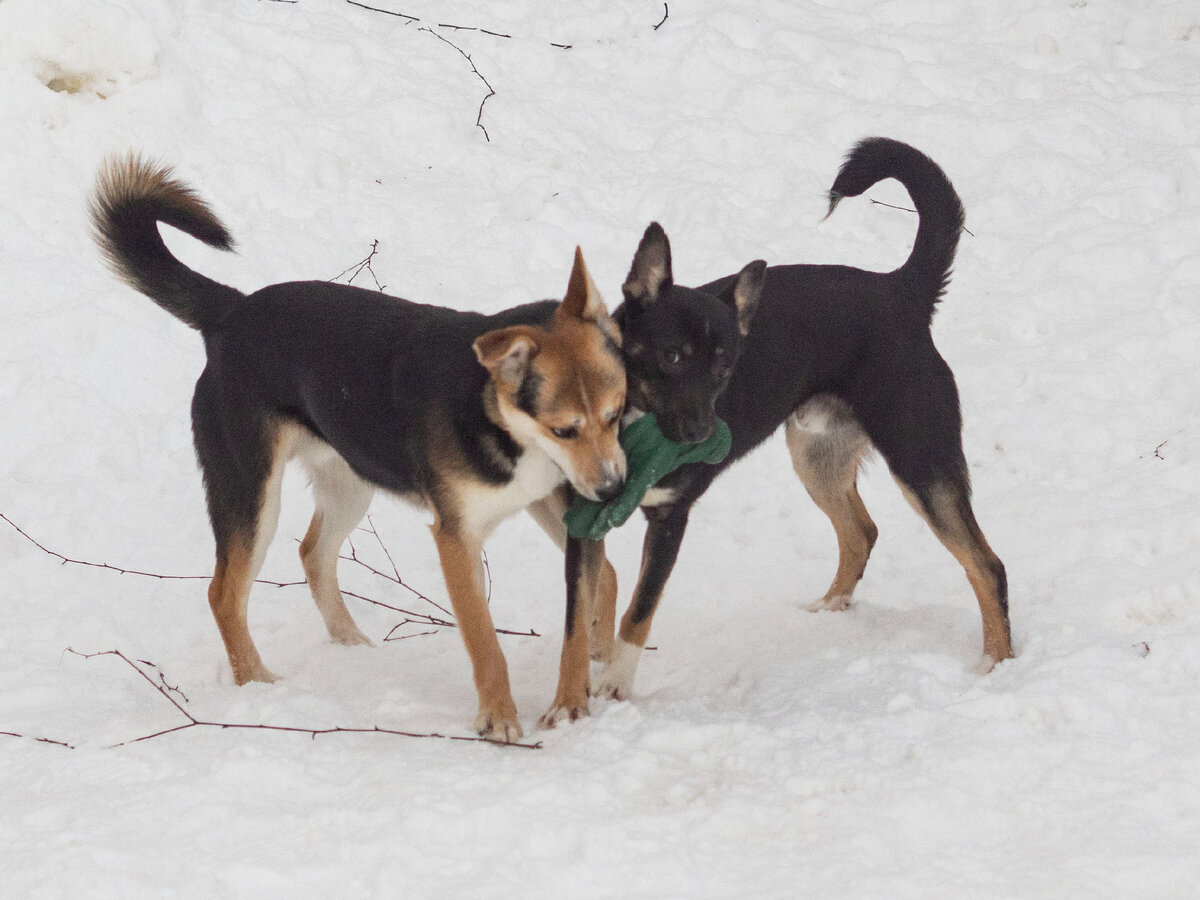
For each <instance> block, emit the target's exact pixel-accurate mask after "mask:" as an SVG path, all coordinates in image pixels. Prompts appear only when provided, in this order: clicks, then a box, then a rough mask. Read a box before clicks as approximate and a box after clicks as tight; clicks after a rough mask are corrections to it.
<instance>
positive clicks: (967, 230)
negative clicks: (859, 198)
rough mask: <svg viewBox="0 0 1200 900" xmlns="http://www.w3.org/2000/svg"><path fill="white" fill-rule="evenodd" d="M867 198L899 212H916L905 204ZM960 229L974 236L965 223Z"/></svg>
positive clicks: (877, 204)
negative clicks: (898, 204)
mask: <svg viewBox="0 0 1200 900" xmlns="http://www.w3.org/2000/svg"><path fill="white" fill-rule="evenodd" d="M867 199H868V200H871V202H872V203H874V204H875V205H876V206H886V207H887V208H888V209H898V210H900V212H910V213H916V210H915V209H909V208H908V207H907V206H894V205H892V204H891V203H884V202H883V201H882V200H872V199H871V198H870V197H868V198H867ZM962 230H963V231H965V232H966V233H967V234H969V235H971V237H975V233H974V232H973V231H971V229H970V228H968V227H967V226H966V225H964V226H963V227H962Z"/></svg>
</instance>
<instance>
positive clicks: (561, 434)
mask: <svg viewBox="0 0 1200 900" xmlns="http://www.w3.org/2000/svg"><path fill="white" fill-rule="evenodd" d="M550 433H551V434H552V435H554V436H555V437H556V438H558V439H559V440H560V441H569V440H571V439H572V438H577V437H579V429H578V428H576V427H575V426H574V425H572V426H571V427H569V428H551V429H550Z"/></svg>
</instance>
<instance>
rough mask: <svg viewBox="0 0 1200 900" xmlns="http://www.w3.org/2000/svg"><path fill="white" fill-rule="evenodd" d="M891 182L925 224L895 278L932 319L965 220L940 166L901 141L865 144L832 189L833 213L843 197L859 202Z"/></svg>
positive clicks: (866, 141)
mask: <svg viewBox="0 0 1200 900" xmlns="http://www.w3.org/2000/svg"><path fill="white" fill-rule="evenodd" d="M887 178H895V179H896V180H897V181H899V182H900V183H901V184H902V185H904V187H905V189H906V190H907V191H908V194H909V196H910V197H912V201H913V204H914V205H915V206H916V208H917V213H918V215H919V216H920V219H921V221H920V225H918V227H917V239H916V241H915V242H914V244H913V249H912V253H910V254H909V256H908V260H907V261H906V262H905V263H904V265H902V266H901V267H900V268H899V269H897V270H896V271H895V272H894V273H892V274H893V275H895V276H897V277H898V278H899V279H900V280H901V281H902V282H904V283H905V284H906V285H907V286H908V287H909V293H910V294H911V296H912V297H913V300H914V301H915V302H917V303H918V304H920V312H921V313H922V314H923V315H924V316H925V317H926V318H927V319H931V318H932V317H933V309H934V305H935V304H936V303H937V302H938V300H939V299H941V296H942V293H943V292H944V291H945V290H946V285H947V284H949V283H950V267H951V266H952V265H953V264H954V254H955V251H956V250H957V249H958V237H959V234H960V233H961V232H962V230H963V222H964V220H965V213H964V212H963V207H962V202H961V201H960V200H959V199H958V194H957V193H955V190H954V185H952V184H951V183H950V179H949V178H947V177H946V173H945V172H943V171H942V170H941V168H940V167H939V166H938V164H937V163H935V162H934V161H933V160H932V159H930V158H929V157H928V156H926V155H925V154H924V153H922V152H921V151H919V150H917V149H915V148H913V147H910V146H909V145H908V144H903V143H901V142H900V141H894V140H891V139H890V138H882V137H871V138H866V139H864V140H862V141H860V142H859V143H858V144H857V145H856V146H855V147H854V149H853V150H851V151H850V154H849V155H848V156H847V157H846V161H845V162H844V163H842V168H841V169H840V170H839V171H838V174H837V178H836V179H834V182H833V187H831V188H830V189H829V212H830V213H832V212H833V210H834V208H835V207H836V206H837V205H838V203H839V202H840V201H841V199H842V198H843V197H857V196H858V195H860V194H861V193H863V192H864V191H865V190H867V189H868V188H869V187H871V186H872V185H874V184H876V183H878V182H880V181H883V180H884V179H887Z"/></svg>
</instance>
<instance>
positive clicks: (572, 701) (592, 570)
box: [538, 537, 611, 728]
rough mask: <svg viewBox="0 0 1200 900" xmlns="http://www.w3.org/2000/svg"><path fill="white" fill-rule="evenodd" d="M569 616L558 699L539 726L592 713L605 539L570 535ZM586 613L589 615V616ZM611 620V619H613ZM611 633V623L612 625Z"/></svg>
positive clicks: (567, 570) (556, 694) (568, 548)
mask: <svg viewBox="0 0 1200 900" xmlns="http://www.w3.org/2000/svg"><path fill="white" fill-rule="evenodd" d="M565 549H566V566H565V569H566V582H567V618H566V624H565V625H564V628H563V647H562V660H561V662H560V663H559V668H558V690H557V691H556V692H555V694H554V703H553V704H551V706H550V709H549V710H547V711H546V714H545V715H544V716H542V717H541V718H540V719H538V727H539V728H553V727H554V726H555V725H556V724H558V723H559V722H561V721H563V720H564V719H570V720H571V721H574V720H575V719H578V718H579V717H580V716H586V715H587V714H588V644H589V639H588V632H589V627H588V622H587V619H590V618H591V614H590V609H591V607H593V606H594V605H595V603H596V588H597V585H598V582H599V577H600V571H601V566H602V565H603V564H604V563H605V562H606V561H607V560H605V558H604V543H603V542H601V541H585V540H580V539H579V538H572V537H569V538H567V543H566V548H565ZM585 614H586V616H587V619H585ZM610 621H611V620H610ZM609 633H610V634H611V625H610V626H609Z"/></svg>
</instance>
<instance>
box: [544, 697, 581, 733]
mask: <svg viewBox="0 0 1200 900" xmlns="http://www.w3.org/2000/svg"><path fill="white" fill-rule="evenodd" d="M588 715H591V711H590V710H589V709H588V702H587V697H586V696H585V697H584V698H583V700H582V701H577V702H574V703H568V702H560V701H558V700H555V701H554V703H553V704H552V705H551V706H550V708H549V709H548V710H546V714H545V715H544V716H542V717H541V718H540V719H538V728H543V729H546V728H553V727H554V726H555V725H557V724H558V723H559V722H574V721H575V720H576V719H580V718H583V717H584V716H588Z"/></svg>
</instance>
